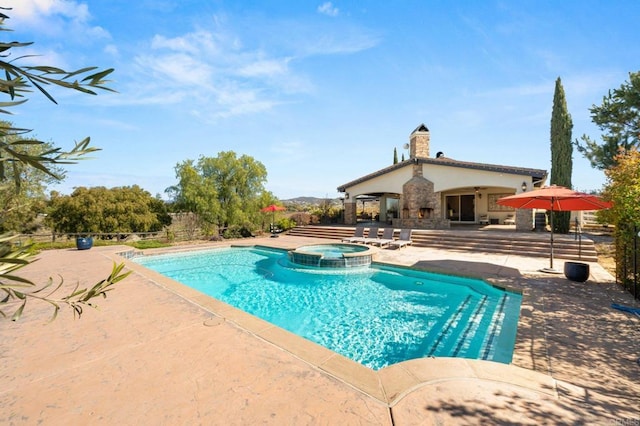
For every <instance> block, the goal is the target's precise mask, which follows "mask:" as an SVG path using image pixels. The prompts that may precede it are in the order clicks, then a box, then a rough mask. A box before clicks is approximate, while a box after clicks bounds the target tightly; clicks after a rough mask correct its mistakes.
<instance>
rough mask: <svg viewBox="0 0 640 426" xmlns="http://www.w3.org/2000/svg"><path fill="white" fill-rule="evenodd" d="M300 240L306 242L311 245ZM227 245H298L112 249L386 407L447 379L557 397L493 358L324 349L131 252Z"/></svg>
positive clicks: (130, 264)
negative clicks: (377, 359) (399, 357)
mask: <svg viewBox="0 0 640 426" xmlns="http://www.w3.org/2000/svg"><path fill="white" fill-rule="evenodd" d="M300 245H301V246H302V245H307V244H300ZM224 247H265V248H269V249H278V250H294V249H295V247H285V248H283V247H279V246H275V245H273V246H272V245H268V244H234V243H226V244H225V243H223V244H215V245H196V246H182V247H171V248H161V249H146V250H135V249H132V250H127V251H119V252H114V253H113V259H114V260H115V261H123V260H124V262H125V263H126V266H127V268H129V269H130V270H133V271H135V272H136V273H138V274H140V275H142V276H144V277H146V278H147V279H149V280H150V281H152V282H153V283H155V284H156V285H158V286H159V287H162V288H164V289H166V290H168V291H170V292H172V293H174V294H176V295H177V296H179V297H181V298H182V299H184V300H186V301H188V302H190V303H192V304H194V305H197V306H198V307H200V308H201V309H203V310H205V311H207V312H209V313H211V315H212V318H211V319H210V323H211V325H219V324H220V323H222V322H224V323H226V324H230V325H232V326H234V327H237V328H238V329H240V330H243V331H244V332H246V333H248V334H250V335H252V336H254V337H256V338H258V339H260V340H262V341H264V342H267V343H269V344H271V345H274V346H275V347H277V348H279V349H281V350H283V351H285V352H287V353H289V354H290V355H292V356H294V357H296V358H297V359H299V360H301V361H303V362H305V363H307V364H308V365H310V366H312V367H313V368H316V369H318V370H320V371H322V372H324V373H325V374H327V375H329V376H331V377H333V378H334V379H336V380H339V381H340V382H342V383H344V384H346V385H348V386H350V387H352V388H354V389H356V390H358V391H360V392H362V393H363V394H365V395H367V396H369V397H371V398H374V399H376V400H378V401H379V402H381V403H383V404H386V405H387V406H388V407H393V406H395V405H396V404H398V403H399V402H400V401H401V400H402V399H403V398H404V397H405V396H406V395H408V394H410V393H411V392H413V391H415V390H417V389H419V388H422V387H427V386H429V385H433V384H436V383H440V382H445V381H462V382H464V381H468V380H480V381H491V382H502V383H505V384H509V385H512V386H516V387H520V388H523V389H527V390H531V391H534V392H537V393H541V394H545V395H547V396H549V397H551V398H557V394H558V390H557V386H558V381H557V380H556V379H554V378H553V377H551V376H550V375H547V374H544V373H540V372H538V371H533V370H530V369H527V368H523V367H518V366H516V365H513V364H504V363H500V362H494V361H486V360H475V359H466V358H449V357H432V358H419V359H412V360H408V361H403V362H400V363H397V364H393V365H390V366H387V367H385V368H382V369H380V370H377V371H375V370H372V369H370V368H368V367H366V366H364V365H362V364H360V363H358V362H356V361H353V360H351V359H349V358H347V357H345V356H343V355H340V354H338V353H336V352H334V351H332V350H330V349H328V348H325V347H324V346H322V345H319V344H317V343H314V342H312V341H310V340H307V339H305V338H304V337H300V336H298V335H296V334H294V333H292V332H289V331H287V330H285V329H282V328H280V327H278V326H276V325H274V324H271V323H269V322H267V321H265V320H263V319H260V318H258V317H256V316H254V315H252V314H249V313H247V312H244V311H242V310H240V309H238V308H235V307H233V306H231V305H229V304H227V303H225V302H222V301H220V300H217V299H215V298H213V297H211V296H208V295H206V294H204V293H202V292H200V291H198V290H195V289H193V288H191V287H188V286H186V285H184V284H181V283H179V282H177V281H174V280H172V279H171V278H168V277H166V276H164V275H162V274H160V273H158V272H155V271H152V270H150V269H147V268H145V267H144V266H143V265H140V264H138V263H136V262H134V261H132V260H131V259H130V257H129V256H128V253H138V254H140V253H141V254H143V255H159V254H166V253H180V252H190V251H196V250H209V249H217V248H224ZM371 249H372V250H374V252H375V251H376V250H379V249H377V248H375V247H371ZM374 258H375V253H374ZM375 263H376V264H381V265H389V266H393V267H401V268H405V269H417V270H423V271H427V272H433V271H430V270H428V269H424V268H411V267H410V266H407V265H403V264H400V263H393V262H380V261H375ZM437 273H444V274H447V273H446V272H440V271H437ZM447 275H451V276H459V277H466V278H476V279H481V280H483V281H485V282H487V283H488V284H490V285H492V286H495V287H498V288H502V289H506V290H508V291H514V292H517V293H520V294H522V306H525V301H526V304H530V303H531V302H530V301H529V300H528V298H529V296H530V293H529V292H527V291H526V290H525V289H524V288H522V287H520V288H517V286H514V285H504V284H501V283H500V282H492V281H493V280H490V279H486V278H483V277H480V276H477V275H471V274H453V273H451V272H449V273H448V274H447ZM521 309H522V307H521ZM518 328H520V323H519V324H518ZM518 334H520V333H518ZM514 356H515V349H514Z"/></svg>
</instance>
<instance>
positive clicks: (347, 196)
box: [344, 192, 349, 200]
mask: <svg viewBox="0 0 640 426" xmlns="http://www.w3.org/2000/svg"><path fill="white" fill-rule="evenodd" d="M344 199H345V200H348V199H349V193H348V192H345V193H344Z"/></svg>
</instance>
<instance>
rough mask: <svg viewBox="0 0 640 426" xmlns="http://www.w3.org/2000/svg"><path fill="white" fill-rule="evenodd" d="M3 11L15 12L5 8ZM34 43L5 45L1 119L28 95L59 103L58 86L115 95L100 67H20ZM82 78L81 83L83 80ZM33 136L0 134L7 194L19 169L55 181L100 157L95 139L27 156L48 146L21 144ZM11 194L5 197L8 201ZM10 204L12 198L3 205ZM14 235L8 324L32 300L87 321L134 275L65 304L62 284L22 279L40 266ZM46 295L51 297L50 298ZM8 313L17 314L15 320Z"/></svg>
mask: <svg viewBox="0 0 640 426" xmlns="http://www.w3.org/2000/svg"><path fill="white" fill-rule="evenodd" d="M0 10H9V9H7V8H0ZM6 19H8V16H7V15H5V14H4V13H2V12H0V31H3V32H6V31H10V30H9V29H7V28H6V27H5V20H6ZM31 44H32V43H22V42H4V41H1V42H0V70H2V71H4V73H2V76H1V77H0V94H3V95H5V96H6V97H8V100H6V101H3V102H0V113H2V114H10V111H9V109H10V108H14V107H18V106H19V105H21V104H23V103H24V102H26V101H27V98H26V96H27V94H29V93H31V92H32V89H33V88H35V89H37V90H38V91H39V92H40V93H41V94H43V95H44V96H45V97H46V98H47V99H49V100H50V101H52V102H53V103H56V101H55V99H54V98H53V96H52V95H51V94H50V93H49V92H48V91H47V87H48V86H51V85H53V86H58V87H61V88H65V89H72V90H76V91H79V92H83V93H87V94H93V95H95V94H96V92H95V91H94V89H102V90H109V91H112V89H110V88H109V87H107V86H106V84H107V83H108V82H107V81H106V80H105V77H107V76H108V75H109V74H110V73H111V72H112V71H113V69H107V70H104V71H97V72H94V71H96V68H95V67H89V68H83V69H79V70H76V71H70V72H69V71H65V70H63V69H60V68H56V67H50V66H20V65H18V64H17V63H18V62H19V61H20V60H21V59H23V58H25V56H19V55H17V56H15V57H13V59H11V60H5V59H7V58H11V57H12V55H13V51H15V50H14V49H19V48H24V47H28V46H30V45H31ZM78 78H81V80H80V81H78V80H77V79H78ZM29 132H30V130H27V129H22V128H18V127H14V126H13V125H7V126H6V127H2V128H0V170H1V171H2V172H1V173H0V186H2V187H3V188H5V187H6V186H7V185H13V186H14V191H15V193H16V194H17V193H18V191H17V189H16V188H19V187H20V185H21V184H22V174H21V173H15V172H14V173H13V180H11V181H10V180H9V179H8V176H9V173H8V172H7V170H9V169H12V168H13V170H14V171H15V170H17V169H16V168H15V167H14V166H19V168H22V167H24V168H31V169H36V170H39V171H41V172H43V173H45V174H47V175H49V176H51V177H52V178H54V179H58V180H59V179H61V178H62V177H61V176H60V175H59V174H58V173H57V170H56V166H58V165H61V164H73V163H74V162H76V161H78V160H79V159H82V158H83V156H84V155H86V154H88V153H90V152H93V151H96V150H97V148H94V147H91V146H90V145H89V142H90V140H89V138H88V137H87V138H85V139H83V140H82V141H81V142H79V143H76V144H75V146H74V147H73V148H72V149H71V150H69V151H63V150H62V149H61V148H57V147H54V146H53V145H51V146H50V147H47V148H45V149H44V150H41V151H40V152H28V150H23V149H20V148H24V146H25V145H35V146H37V145H40V146H41V147H43V146H45V145H46V144H45V143H44V142H41V141H37V140H32V139H31V140H30V139H26V138H21V137H19V136H22V135H25V134H27V133H29ZM7 194H9V193H8V192H5V193H4V195H5V196H7ZM2 201H3V203H8V202H10V200H8V199H7V198H5V199H3V200H2ZM1 207H2V208H1V209H0V210H4V209H5V208H6V204H4V205H3V206H1ZM13 238H14V237H12V236H11V235H8V234H5V235H2V236H0V315H2V317H4V318H7V317H9V316H10V317H11V319H13V320H14V321H15V320H18V319H19V318H20V317H21V316H22V313H23V312H24V308H25V306H26V303H27V301H28V300H34V299H38V300H42V301H45V302H47V303H50V304H51V305H52V306H53V307H54V313H53V318H55V316H56V315H57V313H58V311H59V309H60V306H61V305H63V304H64V305H68V306H70V307H71V308H72V309H73V312H74V314H77V315H78V316H80V315H82V308H83V306H94V305H93V302H92V300H93V299H94V298H96V297H100V296H102V297H106V294H107V292H108V291H109V290H111V288H112V286H113V285H114V284H116V283H117V282H118V281H120V280H122V279H124V278H125V277H126V276H127V275H129V272H126V273H123V272H122V269H123V267H124V264H120V265H115V264H114V266H113V269H112V271H111V274H110V275H109V276H108V277H107V278H106V279H104V280H102V281H100V282H99V283H97V284H95V285H94V286H93V287H91V288H89V289H79V288H78V287H76V288H75V289H74V290H73V291H72V292H71V293H70V294H67V295H66V296H64V297H62V298H57V299H56V298H54V296H53V294H54V293H55V292H56V291H57V290H58V289H59V288H60V286H61V285H62V281H60V283H59V284H58V285H57V286H54V285H53V281H51V280H50V281H49V283H48V284H45V285H44V286H40V287H38V285H37V284H35V283H33V282H32V281H30V280H27V279H25V278H23V277H21V276H20V275H19V274H17V272H18V271H19V270H20V269H21V268H23V267H24V266H26V265H28V264H29V263H31V262H33V261H34V260H35V257H34V255H33V253H32V251H31V250H32V247H31V246H30V245H24V246H17V245H15V244H13ZM45 291H48V293H46V294H45ZM8 311H13V314H11V313H9V312H8Z"/></svg>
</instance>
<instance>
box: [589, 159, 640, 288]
mask: <svg viewBox="0 0 640 426" xmlns="http://www.w3.org/2000/svg"><path fill="white" fill-rule="evenodd" d="M605 174H606V175H607V184H606V185H605V188H604V191H603V197H604V198H605V199H607V200H610V201H613V207H612V208H611V209H609V210H604V211H602V212H598V213H599V215H598V219H602V218H604V219H606V221H608V222H609V223H613V224H615V228H614V229H615V231H614V232H615V233H614V245H615V247H616V265H617V272H616V275H617V276H618V277H619V278H621V279H622V281H623V282H624V281H625V280H627V279H629V277H628V276H627V275H626V274H628V273H629V271H624V270H623V269H624V265H628V264H629V262H625V260H624V256H625V254H624V253H625V249H624V248H625V247H634V243H635V238H636V234H635V232H629V231H630V229H629V226H630V225H631V226H633V225H636V226H638V225H640V203H638V200H640V152H638V149H637V148H635V147H631V148H629V149H628V150H620V152H619V153H618V155H617V156H616V157H615V158H614V165H613V166H611V167H610V168H609V169H607V170H605ZM632 229H633V228H632ZM631 262H633V259H631ZM631 275H633V274H631ZM631 280H633V277H631Z"/></svg>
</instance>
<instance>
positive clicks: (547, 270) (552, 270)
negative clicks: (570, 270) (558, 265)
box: [538, 268, 564, 274]
mask: <svg viewBox="0 0 640 426" xmlns="http://www.w3.org/2000/svg"><path fill="white" fill-rule="evenodd" d="M538 270H539V271H540V272H545V273H547V274H562V273H564V272H563V271H561V270H559V269H555V268H542V269H538Z"/></svg>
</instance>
